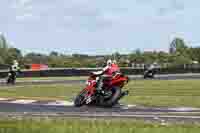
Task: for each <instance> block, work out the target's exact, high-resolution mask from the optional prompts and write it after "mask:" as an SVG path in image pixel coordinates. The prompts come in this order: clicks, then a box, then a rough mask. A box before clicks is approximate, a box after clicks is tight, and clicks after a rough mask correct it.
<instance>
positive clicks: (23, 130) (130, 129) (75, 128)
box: [0, 119, 200, 133]
mask: <svg viewBox="0 0 200 133" xmlns="http://www.w3.org/2000/svg"><path fill="white" fill-rule="evenodd" d="M45 132H46V133H80V132H81V133H89V132H91V133H111V132H113V133H122V132H124V133H136V132H137V133H199V132H200V125H199V124H189V125H186V124H173V125H172V124H167V125H161V124H159V123H146V122H142V121H133V120H131V121H123V120H76V119H72V120H69V119H68V120H67V119H62V120H61V119H54V120H50V119H45V120H44V119H43V120H42V119H38V120H33V119H24V120H0V133H45Z"/></svg>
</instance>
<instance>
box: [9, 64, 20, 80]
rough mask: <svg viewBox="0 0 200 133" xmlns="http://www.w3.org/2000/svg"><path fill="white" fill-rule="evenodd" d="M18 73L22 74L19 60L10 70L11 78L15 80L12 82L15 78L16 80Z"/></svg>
mask: <svg viewBox="0 0 200 133" xmlns="http://www.w3.org/2000/svg"><path fill="white" fill-rule="evenodd" d="M18 72H20V67H19V63H18V62H17V60H14V61H13V64H12V65H11V66H10V68H9V74H8V76H9V78H13V79H12V80H15V79H14V78H16V76H17V73H18Z"/></svg>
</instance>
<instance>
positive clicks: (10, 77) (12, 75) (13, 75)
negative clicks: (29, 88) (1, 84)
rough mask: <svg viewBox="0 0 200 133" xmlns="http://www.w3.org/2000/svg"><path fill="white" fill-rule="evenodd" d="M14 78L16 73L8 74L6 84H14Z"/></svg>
mask: <svg viewBox="0 0 200 133" xmlns="http://www.w3.org/2000/svg"><path fill="white" fill-rule="evenodd" d="M16 77H17V73H16V72H9V73H8V77H7V84H12V85H14V84H15V81H16Z"/></svg>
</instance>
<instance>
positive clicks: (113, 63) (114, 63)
mask: <svg viewBox="0 0 200 133" xmlns="http://www.w3.org/2000/svg"><path fill="white" fill-rule="evenodd" d="M112 70H113V72H120V68H119V66H118V65H117V61H116V60H113V61H112Z"/></svg>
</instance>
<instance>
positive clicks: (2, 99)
mask: <svg viewBox="0 0 200 133" xmlns="http://www.w3.org/2000/svg"><path fill="white" fill-rule="evenodd" d="M6 100H9V98H0V101H6Z"/></svg>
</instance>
